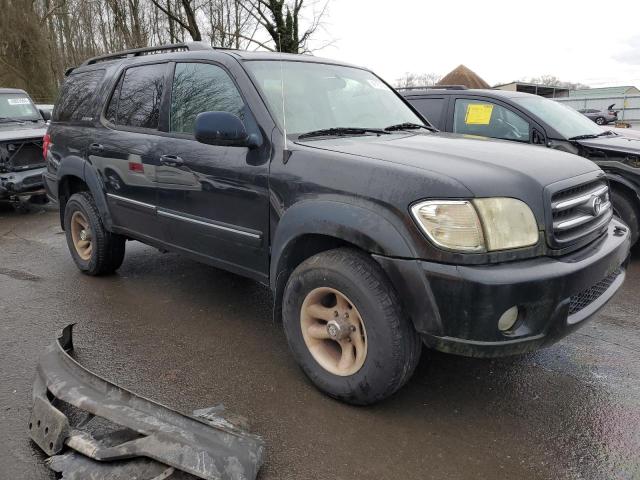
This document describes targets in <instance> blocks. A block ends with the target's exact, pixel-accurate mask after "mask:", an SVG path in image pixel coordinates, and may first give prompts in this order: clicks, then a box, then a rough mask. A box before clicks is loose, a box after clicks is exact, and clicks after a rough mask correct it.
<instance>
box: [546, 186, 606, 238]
mask: <svg viewBox="0 0 640 480" xmlns="http://www.w3.org/2000/svg"><path fill="white" fill-rule="evenodd" d="M551 214H552V219H553V224H552V230H553V239H554V240H555V243H558V244H569V243H572V242H575V241H577V240H579V239H581V238H583V237H585V236H587V235H589V234H591V233H593V232H595V231H597V230H600V229H602V228H603V227H606V225H608V224H609V221H610V220H611V217H612V215H613V207H612V205H611V200H610V199H609V187H608V185H607V182H606V181H605V180H604V179H598V180H595V181H591V182H589V183H586V184H583V185H579V186H576V187H572V188H568V189H565V190H562V191H560V192H557V193H556V194H554V195H553V197H552V198H551Z"/></svg>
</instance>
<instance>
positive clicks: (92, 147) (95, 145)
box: [89, 143, 104, 153]
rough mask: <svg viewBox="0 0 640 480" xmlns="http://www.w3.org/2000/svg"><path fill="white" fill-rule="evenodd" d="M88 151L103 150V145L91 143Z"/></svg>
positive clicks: (98, 151) (96, 151) (97, 151)
mask: <svg viewBox="0 0 640 480" xmlns="http://www.w3.org/2000/svg"><path fill="white" fill-rule="evenodd" d="M89 151H90V152H95V153H100V152H103V151H104V146H103V145H101V144H99V143H92V144H91V145H89Z"/></svg>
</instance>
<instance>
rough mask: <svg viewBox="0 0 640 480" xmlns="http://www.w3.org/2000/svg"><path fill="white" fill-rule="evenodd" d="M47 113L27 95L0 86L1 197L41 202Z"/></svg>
mask: <svg viewBox="0 0 640 480" xmlns="http://www.w3.org/2000/svg"><path fill="white" fill-rule="evenodd" d="M45 117H47V114H46V112H44V113H43V112H40V111H39V110H38V109H37V108H36V106H35V105H34V103H33V101H32V100H31V98H30V97H29V95H28V94H27V93H26V92H25V91H23V90H18V89H13V88H0V200H9V201H13V202H17V201H19V200H21V199H30V198H32V199H33V200H38V201H44V200H45V199H46V196H45V195H44V187H43V184H42V174H43V173H44V171H45V161H44V158H43V156H42V147H43V138H44V135H45V134H46V131H47V124H46V121H47V120H48V118H45Z"/></svg>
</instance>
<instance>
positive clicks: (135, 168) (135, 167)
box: [129, 162, 144, 173]
mask: <svg viewBox="0 0 640 480" xmlns="http://www.w3.org/2000/svg"><path fill="white" fill-rule="evenodd" d="M129 170H131V171H132V172H136V173H144V165H142V164H141V163H137V162H129Z"/></svg>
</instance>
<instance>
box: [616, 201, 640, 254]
mask: <svg viewBox="0 0 640 480" xmlns="http://www.w3.org/2000/svg"><path fill="white" fill-rule="evenodd" d="M611 200H612V202H613V211H614V213H615V214H616V216H617V217H618V218H620V219H621V220H622V221H623V222H624V223H626V224H627V226H628V227H629V232H630V234H631V245H632V246H633V245H634V244H635V243H636V242H637V241H638V236H639V235H640V213H639V212H638V203H637V202H634V201H633V200H632V199H631V197H630V196H629V195H627V194H626V193H622V192H619V191H615V190H612V191H611Z"/></svg>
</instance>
